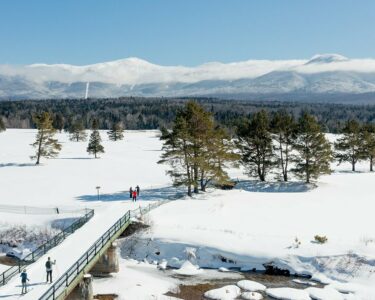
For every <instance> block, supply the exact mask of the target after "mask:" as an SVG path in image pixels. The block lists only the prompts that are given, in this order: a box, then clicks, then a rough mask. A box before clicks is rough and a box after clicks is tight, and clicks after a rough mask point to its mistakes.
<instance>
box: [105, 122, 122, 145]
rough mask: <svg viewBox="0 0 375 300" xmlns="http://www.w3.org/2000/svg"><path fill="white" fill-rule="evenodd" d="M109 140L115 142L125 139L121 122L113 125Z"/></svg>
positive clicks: (109, 132)
mask: <svg viewBox="0 0 375 300" xmlns="http://www.w3.org/2000/svg"><path fill="white" fill-rule="evenodd" d="M108 138H109V139H110V140H111V141H115V142H116V141H118V140H122V139H123V138H124V126H123V125H122V123H121V122H117V123H114V124H113V125H112V128H111V130H109V131H108Z"/></svg>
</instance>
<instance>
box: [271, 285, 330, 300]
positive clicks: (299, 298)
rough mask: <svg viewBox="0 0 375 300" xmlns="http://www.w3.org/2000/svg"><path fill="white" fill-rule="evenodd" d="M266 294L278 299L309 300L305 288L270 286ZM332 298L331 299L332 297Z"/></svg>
mask: <svg viewBox="0 0 375 300" xmlns="http://www.w3.org/2000/svg"><path fill="white" fill-rule="evenodd" d="M266 294H267V295H268V296H271V297H273V298H275V299H280V300H311V298H310V296H309V293H308V292H307V291H305V290H297V289H293V288H272V289H267V290H266ZM332 300H333V299H332Z"/></svg>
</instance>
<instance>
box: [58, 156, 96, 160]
mask: <svg viewBox="0 0 375 300" xmlns="http://www.w3.org/2000/svg"><path fill="white" fill-rule="evenodd" d="M56 159H67V160H73V159H77V160H85V159H95V157H56Z"/></svg>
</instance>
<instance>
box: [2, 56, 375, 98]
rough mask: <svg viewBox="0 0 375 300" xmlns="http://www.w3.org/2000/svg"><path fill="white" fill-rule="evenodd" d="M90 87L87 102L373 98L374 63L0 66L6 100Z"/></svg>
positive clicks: (71, 94)
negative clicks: (127, 98)
mask: <svg viewBox="0 0 375 300" xmlns="http://www.w3.org/2000/svg"><path fill="white" fill-rule="evenodd" d="M88 82H89V83H90V84H89V97H119V96H165V97H170V96H224V97H243V98H246V97H249V98H252V97H253V98H262V97H263V98H264V97H271V96H272V95H273V96H274V97H275V95H278V96H277V97H281V98H288V97H289V98H291V99H295V98H296V97H297V98H298V97H300V98H301V97H302V98H305V99H306V98H309V97H310V98H314V99H317V98H318V99H326V98H327V99H328V98H330V97H332V96H334V95H339V96H340V97H345V96H346V95H351V96H353V95H354V96H356V98H358V95H361V94H366V95H372V93H374V95H375V59H349V58H346V57H344V56H341V55H338V54H323V55H316V56H314V57H312V58H311V59H309V60H248V61H243V62H236V63H227V64H224V63H219V62H211V63H206V64H203V65H199V66H196V67H185V66H160V65H155V64H151V63H149V62H147V61H145V60H141V59H138V58H127V59H122V60H117V61H112V62H105V63H98V64H93V65H87V66H73V65H66V64H54V65H47V64H32V65H25V66H14V65H0V99H3V100H4V99H41V98H42V99H44V98H83V97H85V92H86V85H87V83H88ZM370 98H371V99H372V97H370ZM374 103H375V96H374Z"/></svg>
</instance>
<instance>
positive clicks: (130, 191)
mask: <svg viewBox="0 0 375 300" xmlns="http://www.w3.org/2000/svg"><path fill="white" fill-rule="evenodd" d="M129 194H130V199H131V198H133V188H132V187H130V189H129Z"/></svg>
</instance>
